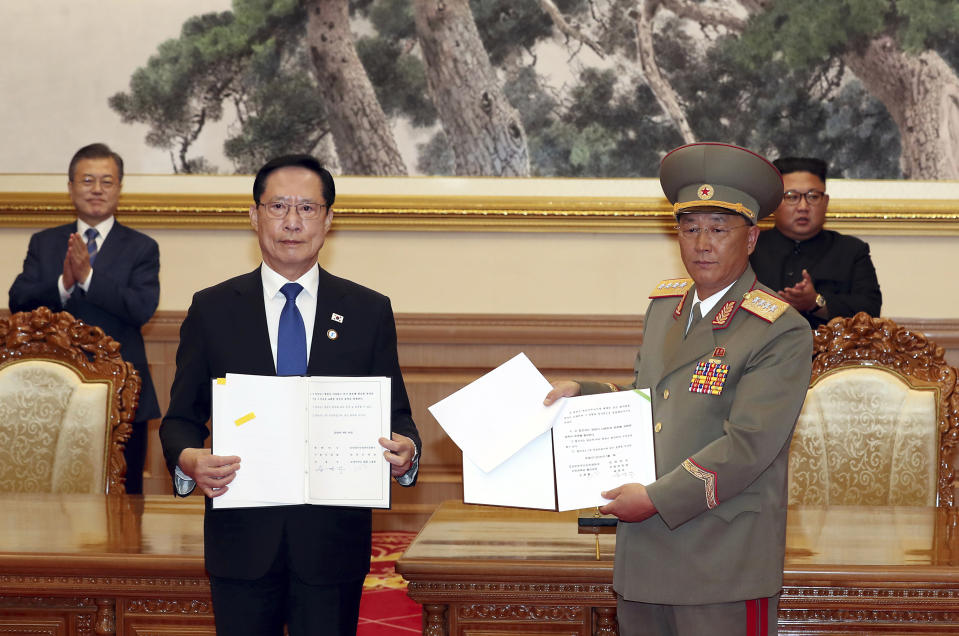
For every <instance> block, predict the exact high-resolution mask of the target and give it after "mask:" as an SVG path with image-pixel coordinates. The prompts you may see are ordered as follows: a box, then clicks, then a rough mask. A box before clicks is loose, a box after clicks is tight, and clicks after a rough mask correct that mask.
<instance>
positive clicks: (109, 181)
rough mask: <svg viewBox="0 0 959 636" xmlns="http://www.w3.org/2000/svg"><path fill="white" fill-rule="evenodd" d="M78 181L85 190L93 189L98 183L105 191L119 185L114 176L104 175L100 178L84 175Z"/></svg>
mask: <svg viewBox="0 0 959 636" xmlns="http://www.w3.org/2000/svg"><path fill="white" fill-rule="evenodd" d="M77 183H78V184H79V185H80V187H81V188H83V189H84V190H93V189H94V188H95V187H96V185H97V183H99V184H100V189H101V190H104V191H109V190H112V189H113V188H115V187H117V182H116V181H114V180H113V177H102V178H100V179H97V178H96V177H83V178H82V179H80V180H79V181H78V182H77Z"/></svg>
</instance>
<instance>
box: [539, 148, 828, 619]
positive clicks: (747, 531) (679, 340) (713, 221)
mask: <svg viewBox="0 0 959 636" xmlns="http://www.w3.org/2000/svg"><path fill="white" fill-rule="evenodd" d="M660 182H661V184H662V187H663V191H664V193H665V195H666V198H667V199H669V201H670V203H672V204H673V210H674V212H675V215H676V220H677V231H678V234H679V249H680V253H681V256H682V260H683V264H684V265H685V267H686V270H687V272H688V273H689V276H690V278H677V279H667V280H664V281H662V282H661V283H659V284H658V285H656V287H655V288H654V289H653V291H652V293H651V294H650V299H651V300H650V303H649V307H648V309H647V311H646V319H645V323H644V334H643V346H642V351H641V352H640V354H639V355H637V356H636V364H635V371H636V378H635V380H634V382H633V384H632V385H631V386H630V387H623V388H649V389H650V393H651V396H652V405H653V422H654V425H653V430H654V433H653V439H654V442H655V454H656V477H657V478H656V481H655V482H653V483H651V484H647V485H645V486H644V485H643V484H638V483H630V484H623V485H621V486H619V487H617V488H614V489H612V490H610V491H607V492H605V493H603V497H605V498H607V499H611V500H612V501H610V503H608V504H607V505H606V506H604V507H602V508H601V509H600V510H601V511H602V512H603V513H605V514H613V515H615V516H616V517H618V518H619V520H620V523H619V526H618V529H617V534H616V560H615V568H614V575H613V587H614V588H615V590H616V594H617V597H618V604H617V615H618V619H619V628H620V634H621V635H622V636H634V635H638V634H657V635H659V634H669V635H678V636H687V635H688V636H701V635H703V634H710V635H727V634H728V635H734V634H735V635H737V636H741V635H746V634H750V635H751V634H756V635H764V634H775V633H776V612H777V606H778V600H779V593H780V589H781V587H782V576H783V558H784V553H785V538H786V470H787V466H788V457H789V442H790V439H791V437H792V432H793V427H794V426H795V423H796V418H797V417H798V415H799V411H800V409H801V407H802V403H803V399H804V398H805V395H806V388H807V386H808V383H809V375H810V366H811V365H810V360H811V358H812V335H811V333H810V331H809V326H808V323H807V322H806V320H805V319H803V317H802V316H801V315H800V314H799V313H797V312H796V310H795V309H793V308H792V307H790V306H789V304H788V303H786V302H785V301H784V300H782V299H780V298H779V297H777V296H776V295H775V294H774V293H773V292H772V290H770V289H769V288H768V287H765V286H763V285H761V284H760V283H759V282H758V281H757V280H756V276H755V274H754V273H753V271H752V269H751V268H750V266H749V254H750V253H751V252H752V250H753V248H754V247H755V245H756V239H757V237H758V235H759V228H758V227H757V226H756V223H757V221H758V220H759V219H760V218H762V217H764V216H766V215H767V214H770V213H771V212H772V211H773V210H775V209H776V207H777V206H778V205H779V201H780V199H781V198H782V192H783V187H782V179H781V177H780V175H779V172H778V171H777V170H776V168H775V167H773V166H772V164H770V163H769V162H767V161H766V160H765V159H763V158H762V157H760V156H759V155H756V154H753V153H752V152H750V151H748V150H745V149H743V148H738V147H736V146H729V145H725V144H713V143H699V144H692V145H688V146H683V147H681V148H678V149H676V150H674V151H672V152H671V153H670V154H668V155H667V156H666V157H665V158H664V159H663V162H662V166H661V170H660ZM553 387H554V388H553V390H552V391H551V392H550V393H549V395H548V396H547V397H546V403H547V404H549V403H552V402H553V401H554V400H555V399H557V398H558V397H560V396H574V395H579V394H581V393H582V394H588V393H598V392H604V391H616V390H620V388H621V387H617V386H616V385H614V384H608V383H598V382H572V381H562V382H556V383H554V385H553Z"/></svg>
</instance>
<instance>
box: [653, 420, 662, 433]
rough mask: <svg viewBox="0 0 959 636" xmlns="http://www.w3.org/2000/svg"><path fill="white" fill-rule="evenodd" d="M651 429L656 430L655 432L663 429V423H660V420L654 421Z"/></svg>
mask: <svg viewBox="0 0 959 636" xmlns="http://www.w3.org/2000/svg"><path fill="white" fill-rule="evenodd" d="M653 430H654V431H656V432H657V433H658V432H660V431H661V430H663V423H662V422H656V426H654V427H653Z"/></svg>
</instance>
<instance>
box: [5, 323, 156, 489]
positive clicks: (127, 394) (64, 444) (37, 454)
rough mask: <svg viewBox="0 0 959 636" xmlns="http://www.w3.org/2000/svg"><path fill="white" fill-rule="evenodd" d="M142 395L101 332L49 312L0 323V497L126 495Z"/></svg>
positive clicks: (136, 380)
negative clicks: (127, 452) (126, 453)
mask: <svg viewBox="0 0 959 636" xmlns="http://www.w3.org/2000/svg"><path fill="white" fill-rule="evenodd" d="M139 394H140V377H139V376H138V375H137V373H136V371H135V370H134V369H133V365H132V364H131V363H129V362H125V361H124V360H123V359H122V358H121V357H120V344H119V343H118V342H116V341H115V340H114V339H113V338H111V337H109V336H107V335H106V334H104V333H103V330H102V329H100V328H99V327H94V326H92V325H88V324H86V323H84V322H83V321H82V320H78V319H76V318H74V317H73V316H72V315H70V314H69V313H67V312H65V311H64V312H59V313H54V312H52V311H51V310H50V309H48V308H46V307H40V308H38V309H35V310H33V311H29V312H19V313H15V314H13V315H11V316H10V317H9V318H7V319H2V320H0V491H5V492H107V493H122V492H124V480H125V475H126V461H125V460H124V458H123V446H124V444H125V442H126V440H127V439H128V438H129V436H130V431H131V424H130V423H131V422H132V420H133V415H134V412H135V411H136V407H137V401H138V398H139Z"/></svg>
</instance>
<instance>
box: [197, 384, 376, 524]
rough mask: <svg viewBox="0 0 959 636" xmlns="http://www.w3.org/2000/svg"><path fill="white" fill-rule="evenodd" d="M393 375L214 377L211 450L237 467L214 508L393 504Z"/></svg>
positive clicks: (215, 499) (216, 498)
mask: <svg viewBox="0 0 959 636" xmlns="http://www.w3.org/2000/svg"><path fill="white" fill-rule="evenodd" d="M390 384H391V382H390V378H384V377H325V376H313V377H300V376H286V377H277V376H257V375H244V374H236V373H228V374H227V375H226V377H225V378H218V379H215V380H213V409H212V411H213V417H212V420H213V454H214V455H237V456H239V457H240V469H239V470H238V471H237V473H236V478H235V479H234V480H233V482H232V483H230V485H229V488H228V489H227V491H226V492H225V493H223V494H222V495H221V496H219V497H214V498H213V500H212V503H213V507H214V508H248V507H255V506H282V505H292V504H315V505H330V506H355V507H364V508H389V507H390V481H389V480H390V464H389V462H387V461H386V458H385V457H384V456H383V452H384V449H383V447H382V446H380V444H379V438H380V437H385V438H387V439H389V438H390V417H391V410H390Z"/></svg>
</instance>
